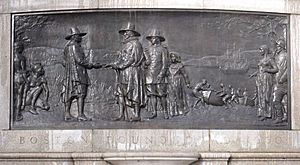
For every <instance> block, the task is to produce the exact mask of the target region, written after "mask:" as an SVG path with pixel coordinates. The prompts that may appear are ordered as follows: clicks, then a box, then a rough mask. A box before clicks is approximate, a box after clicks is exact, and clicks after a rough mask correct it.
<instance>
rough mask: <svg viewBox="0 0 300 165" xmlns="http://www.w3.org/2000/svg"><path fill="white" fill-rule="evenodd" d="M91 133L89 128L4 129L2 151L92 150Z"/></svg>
mask: <svg viewBox="0 0 300 165" xmlns="http://www.w3.org/2000/svg"><path fill="white" fill-rule="evenodd" d="M91 133H92V131H88V130H22V131H20V130H16V131H2V132H1V148H0V152H90V151H92V143H91V142H92V135H91Z"/></svg>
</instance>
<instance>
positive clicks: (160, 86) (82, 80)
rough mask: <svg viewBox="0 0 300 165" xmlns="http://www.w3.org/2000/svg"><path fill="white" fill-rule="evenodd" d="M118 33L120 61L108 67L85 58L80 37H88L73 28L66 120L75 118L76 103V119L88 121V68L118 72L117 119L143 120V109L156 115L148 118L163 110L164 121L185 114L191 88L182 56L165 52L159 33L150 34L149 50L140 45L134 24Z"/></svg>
mask: <svg viewBox="0 0 300 165" xmlns="http://www.w3.org/2000/svg"><path fill="white" fill-rule="evenodd" d="M119 33H120V34H121V35H122V36H123V40H122V47H121V50H120V51H118V52H119V53H118V54H117V56H118V59H117V60H116V61H114V62H113V63H109V64H100V63H90V62H88V61H87V60H86V59H85V57H86V56H85V54H84V51H83V48H82V47H81V45H80V43H81V40H82V36H84V35H86V33H81V32H80V31H79V29H78V28H71V34H70V35H68V36H67V37H66V39H67V40H69V42H68V43H67V45H66V47H65V51H64V57H65V63H64V66H65V69H66V81H65V89H66V90H65V91H64V93H63V98H64V103H65V116H64V119H65V121H72V120H74V119H76V118H75V117H73V116H72V115H71V113H70V108H71V104H72V101H73V100H75V99H76V100H77V105H78V117H77V120H78V121H87V120H90V119H89V118H87V117H86V116H85V114H84V100H85V97H86V95H87V88H88V86H89V85H90V81H89V77H88V73H87V69H100V68H112V69H114V70H115V73H116V83H115V84H116V85H115V92H114V95H115V96H116V98H117V103H118V106H119V116H118V117H117V118H115V119H113V120H126V121H140V120H141V116H140V114H141V109H142V108H145V107H146V108H147V109H148V110H149V111H151V112H152V115H151V116H150V117H149V118H150V119H152V118H155V117H156V116H157V114H158V113H157V112H158V107H161V108H162V111H163V113H164V118H166V119H167V118H169V115H171V116H174V115H179V114H183V108H184V106H185V105H184V104H185V103H184V102H182V101H184V100H186V99H185V98H183V97H185V94H184V89H183V88H184V85H186V86H189V84H190V83H189V80H188V77H187V75H186V73H185V71H184V66H183V64H182V63H181V58H180V56H178V55H177V54H176V53H169V51H168V49H167V47H166V46H163V45H162V42H164V41H165V38H164V37H163V36H162V35H161V33H160V31H159V30H158V29H152V30H151V32H150V34H148V35H147V37H146V39H147V40H149V42H150V46H149V47H148V48H145V49H143V46H142V44H141V43H140V41H139V36H140V33H139V32H137V31H136V30H135V25H134V24H132V23H130V22H129V23H128V24H126V26H125V27H123V28H122V29H121V30H119ZM167 96H168V97H167ZM167 99H169V101H167ZM168 102H169V103H170V105H169V106H168V105H167V104H168ZM168 107H170V108H168Z"/></svg>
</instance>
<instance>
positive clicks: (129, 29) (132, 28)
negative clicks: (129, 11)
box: [119, 22, 141, 36]
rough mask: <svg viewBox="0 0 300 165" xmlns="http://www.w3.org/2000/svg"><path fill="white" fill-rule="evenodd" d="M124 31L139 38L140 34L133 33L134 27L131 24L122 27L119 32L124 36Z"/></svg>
mask: <svg viewBox="0 0 300 165" xmlns="http://www.w3.org/2000/svg"><path fill="white" fill-rule="evenodd" d="M126 31H132V32H133V33H134V35H135V36H141V34H140V33H139V32H137V31H135V25H134V24H133V23H131V22H128V23H127V24H126V25H125V26H124V27H122V28H121V30H119V33H120V34H122V35H123V34H124V33H125V32H126Z"/></svg>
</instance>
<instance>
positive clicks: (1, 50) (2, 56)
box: [0, 2, 11, 129]
mask: <svg viewBox="0 0 300 165" xmlns="http://www.w3.org/2000/svg"><path fill="white" fill-rule="evenodd" d="M0 6H1V2H0ZM10 28H11V16H10V14H0V63H1V64H0V116H1V119H0V129H9V119H10V111H9V109H10V108H9V107H10V71H11V70H10V44H11V42H10V41H11V38H10V37H11V34H10V33H11V30H10Z"/></svg>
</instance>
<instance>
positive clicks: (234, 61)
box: [218, 50, 249, 74]
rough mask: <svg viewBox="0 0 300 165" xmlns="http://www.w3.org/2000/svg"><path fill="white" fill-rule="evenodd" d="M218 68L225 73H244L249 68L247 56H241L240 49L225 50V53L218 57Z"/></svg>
mask: <svg viewBox="0 0 300 165" xmlns="http://www.w3.org/2000/svg"><path fill="white" fill-rule="evenodd" d="M218 66H219V69H220V70H221V71H222V72H223V73H225V74H244V73H247V72H248V70H249V62H248V60H247V58H245V57H244V56H241V52H240V50H238V51H232V53H229V51H227V52H226V54H225V55H223V56H220V57H219V58H218Z"/></svg>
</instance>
